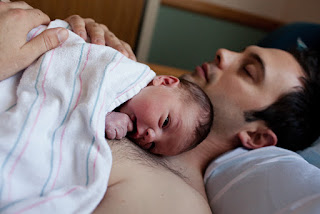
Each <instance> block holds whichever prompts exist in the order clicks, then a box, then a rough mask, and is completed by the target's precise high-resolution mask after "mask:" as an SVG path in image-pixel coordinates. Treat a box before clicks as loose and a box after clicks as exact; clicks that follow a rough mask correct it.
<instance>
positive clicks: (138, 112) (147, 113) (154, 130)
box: [120, 76, 213, 155]
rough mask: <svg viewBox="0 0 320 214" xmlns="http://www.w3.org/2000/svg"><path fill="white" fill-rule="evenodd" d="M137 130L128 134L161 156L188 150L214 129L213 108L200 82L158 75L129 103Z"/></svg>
mask: <svg viewBox="0 0 320 214" xmlns="http://www.w3.org/2000/svg"><path fill="white" fill-rule="evenodd" d="M120 112H123V113H126V114H127V115H129V117H130V118H131V120H132V121H133V123H134V127H135V128H134V129H135V130H134V131H133V132H132V133H130V134H129V135H128V136H129V137H130V138H131V139H132V140H133V141H134V142H136V143H137V144H138V145H139V146H141V147H142V148H144V149H146V150H149V151H150V152H151V153H155V154H160V155H176V154H180V153H182V152H184V151H187V150H189V149H191V148H193V147H195V146H196V145H198V144H199V143H200V142H201V141H203V140H204V139H205V138H206V137H207V135H208V134H209V132H210V129H211V126H212V121H213V107H212V104H211V102H210V99H209V97H208V96H207V95H206V93H205V92H204V91H203V90H202V89H201V88H200V87H199V86H197V85H196V84H193V83H191V82H189V81H187V80H179V79H178V78H176V77H173V76H156V77H155V78H154V79H153V81H151V82H150V83H149V85H148V86H147V87H145V88H143V89H142V90H141V92H139V93H138V94H137V95H136V96H134V97H133V98H132V99H131V100H129V101H128V102H127V103H125V104H124V105H123V106H122V107H121V109H120Z"/></svg>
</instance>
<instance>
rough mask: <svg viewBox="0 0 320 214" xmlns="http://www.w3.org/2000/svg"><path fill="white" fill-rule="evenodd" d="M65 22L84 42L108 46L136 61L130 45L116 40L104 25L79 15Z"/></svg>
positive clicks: (70, 17)
mask: <svg viewBox="0 0 320 214" xmlns="http://www.w3.org/2000/svg"><path fill="white" fill-rule="evenodd" d="M66 21H67V22H68V23H69V24H70V26H71V27H72V30H73V32H75V33H76V34H78V35H79V36H81V37H82V38H83V39H84V40H86V41H89V38H90V40H91V42H92V43H93V44H97V45H107V46H110V47H112V48H114V49H116V50H118V51H119V52H121V53H122V54H123V55H125V56H126V57H128V58H130V59H132V60H134V61H137V59H136V57H135V55H134V53H133V51H132V49H131V47H130V45H129V44H128V43H126V42H124V41H122V40H120V39H119V38H117V37H116V36H115V35H114V34H113V33H112V32H111V31H110V30H109V29H108V28H107V26H105V25H104V24H99V23H96V22H95V21H94V20H93V19H90V18H82V17H80V16H79V15H72V16H69V17H68V18H66ZM88 36H89V38H88Z"/></svg>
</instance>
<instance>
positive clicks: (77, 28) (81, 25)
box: [65, 15, 88, 40]
mask: <svg viewBox="0 0 320 214" xmlns="http://www.w3.org/2000/svg"><path fill="white" fill-rule="evenodd" d="M65 21H67V22H68V23H69V24H70V26H71V28H72V31H73V32H74V33H76V34H78V35H79V36H80V37H81V38H83V39H84V40H87V38H88V37H87V31H86V23H85V21H84V19H83V18H82V17H81V16H79V15H72V16H69V17H68V18H66V19H65Z"/></svg>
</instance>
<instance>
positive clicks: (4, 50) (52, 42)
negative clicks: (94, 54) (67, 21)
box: [0, 2, 68, 80]
mask: <svg viewBox="0 0 320 214" xmlns="http://www.w3.org/2000/svg"><path fill="white" fill-rule="evenodd" d="M49 22H50V19H49V17H48V16H47V15H46V14H44V13H43V12H41V11H40V10H38V9H34V8H32V7H31V6H30V5H28V4H27V3H25V2H0V65H1V70H0V80H3V79H6V78H8V77H10V76H12V75H14V74H16V73H17V72H19V71H20V70H22V69H24V68H26V67H27V66H29V65H30V64H31V63H32V62H33V61H34V60H35V59H37V58H38V57H39V56H40V55H41V54H43V53H44V52H46V51H48V50H50V49H53V48H55V47H57V46H59V45H60V44H61V43H63V42H64V41H65V40H66V39H67V38H68V31H67V30H66V29H63V28H55V29H49V30H45V31H44V32H42V33H41V34H39V35H38V36H37V37H35V38H34V39H32V40H31V41H29V42H27V41H26V38H27V34H28V32H29V31H30V30H31V29H33V28H35V27H37V26H39V25H42V24H48V23H49Z"/></svg>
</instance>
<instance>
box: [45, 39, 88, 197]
mask: <svg viewBox="0 0 320 214" xmlns="http://www.w3.org/2000/svg"><path fill="white" fill-rule="evenodd" d="M84 45H85V43H83V44H82V46H81V53H80V58H79V61H78V66H77V69H76V70H75V73H74V79H73V87H72V94H71V97H70V99H69V104H68V110H67V112H66V113H65V115H64V118H63V120H62V122H61V124H60V125H59V126H58V127H57V128H56V129H55V130H54V132H53V135H52V138H51V159H50V171H49V175H48V178H47V180H46V182H45V183H44V185H43V187H42V190H41V193H40V196H43V194H44V191H45V189H46V187H47V185H48V183H49V180H50V179H51V176H52V171H53V159H54V152H53V150H54V149H53V144H54V140H55V137H56V133H57V131H58V130H59V129H60V128H61V127H62V125H63V124H64V122H65V121H66V119H67V116H68V114H69V111H70V107H71V103H72V100H73V97H74V91H75V87H76V82H77V73H78V72H79V69H80V63H81V59H82V54H83V48H84Z"/></svg>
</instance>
